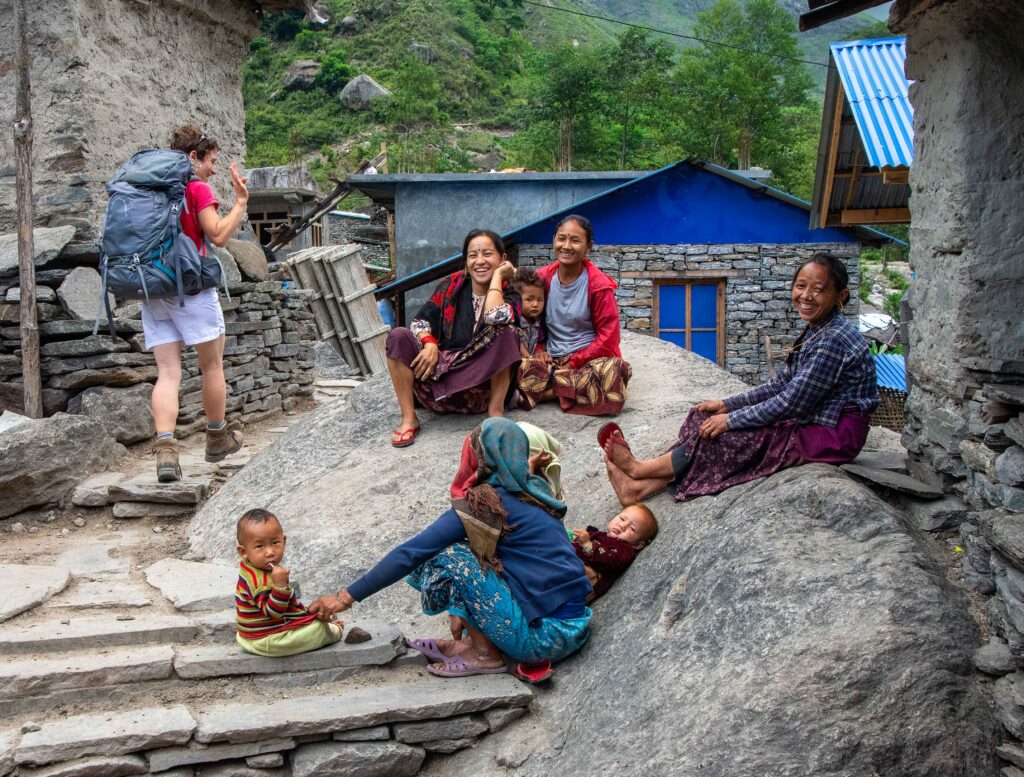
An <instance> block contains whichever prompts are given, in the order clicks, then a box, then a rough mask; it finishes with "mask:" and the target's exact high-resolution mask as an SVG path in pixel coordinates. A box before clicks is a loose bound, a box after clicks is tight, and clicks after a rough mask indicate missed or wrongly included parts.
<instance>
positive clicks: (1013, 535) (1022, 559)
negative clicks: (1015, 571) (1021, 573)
mask: <svg viewBox="0 0 1024 777" xmlns="http://www.w3.org/2000/svg"><path fill="white" fill-rule="evenodd" d="M981 532H982V534H983V535H984V537H985V539H987V540H988V541H989V542H990V543H992V547H994V548H995V549H996V550H998V551H999V552H1000V553H1002V554H1003V555H1004V556H1006V557H1007V558H1008V559H1009V560H1010V561H1012V562H1013V563H1014V564H1015V565H1016V566H1017V567H1019V568H1021V569H1024V515H1019V514H1012V513H1005V512H1003V511H1001V510H990V511H988V512H985V513H983V514H982V519H981Z"/></svg>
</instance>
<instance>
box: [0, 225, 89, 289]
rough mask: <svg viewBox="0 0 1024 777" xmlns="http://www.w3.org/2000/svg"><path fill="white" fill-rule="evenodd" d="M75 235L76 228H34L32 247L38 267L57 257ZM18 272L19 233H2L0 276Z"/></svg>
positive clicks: (0, 237) (44, 265)
mask: <svg viewBox="0 0 1024 777" xmlns="http://www.w3.org/2000/svg"><path fill="white" fill-rule="evenodd" d="M74 236H75V228H74V227H71V226H68V227H39V228H37V229H33V230H32V249H33V254H34V262H35V266H36V267H37V268H40V267H46V266H47V265H48V264H50V263H51V262H52V261H53V260H54V259H56V258H57V257H58V256H59V255H60V252H61V251H62V250H64V246H66V245H67V244H68V243H69V242H71V239H72V238H73V237H74ZM17 273H18V233H17V232H9V233H7V234H5V235H0V277H2V276H4V275H17Z"/></svg>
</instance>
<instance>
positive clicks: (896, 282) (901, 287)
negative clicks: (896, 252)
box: [885, 268, 910, 291]
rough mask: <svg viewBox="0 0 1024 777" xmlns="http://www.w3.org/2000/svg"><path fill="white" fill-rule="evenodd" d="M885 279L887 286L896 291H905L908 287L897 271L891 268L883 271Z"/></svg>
mask: <svg viewBox="0 0 1024 777" xmlns="http://www.w3.org/2000/svg"><path fill="white" fill-rule="evenodd" d="M885 277H886V278H887V279H888V281H889V285H890V286H891V287H892V288H894V289H896V290H897V291H906V289H907V287H908V286H909V285H910V284H909V283H907V279H906V278H904V277H903V276H902V275H901V274H900V273H899V272H898V271H896V270H893V269H891V268H890V269H888V270H886V271H885Z"/></svg>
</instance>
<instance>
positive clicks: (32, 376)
mask: <svg viewBox="0 0 1024 777" xmlns="http://www.w3.org/2000/svg"><path fill="white" fill-rule="evenodd" d="M27 27H28V18H27V12H26V3H25V0H16V4H15V8H14V37H15V41H16V43H15V45H16V46H17V48H18V53H17V61H18V87H17V91H18V94H17V102H16V107H15V113H14V125H13V130H14V169H15V173H14V175H15V199H16V201H17V206H16V207H17V220H18V285H19V286H20V287H21V288H20V289H19V293H20V294H21V307H20V313H21V379H22V381H23V386H24V404H25V415H27V416H28V417H29V418H42V417H43V386H42V378H41V377H40V373H39V321H38V317H37V313H36V266H35V261H34V260H35V246H34V245H33V240H32V217H33V214H32V87H31V79H30V77H29V69H30V68H31V66H32V60H31V58H30V57H29V53H28V32H27Z"/></svg>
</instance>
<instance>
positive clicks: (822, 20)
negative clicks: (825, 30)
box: [800, 0, 887, 32]
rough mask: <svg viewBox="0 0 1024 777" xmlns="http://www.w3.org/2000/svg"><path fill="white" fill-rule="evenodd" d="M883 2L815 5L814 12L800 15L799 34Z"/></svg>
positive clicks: (862, 0) (845, 0)
mask: <svg viewBox="0 0 1024 777" xmlns="http://www.w3.org/2000/svg"><path fill="white" fill-rule="evenodd" d="M885 2H887V0H835V2H833V3H829V4H828V5H823V4H821V3H815V5H816V6H818V7H816V8H815V9H814V10H812V11H808V12H807V13H804V14H800V32H807V31H808V30H814V29H817V28H818V27H821V26H822V25H823V24H828V23H829V22H834V21H836V20H838V19H845V18H846V17H847V16H853V15H854V14H857V13H860V12H861V11H866V10H868V9H869V8H874V7H875V6H876V5H882V4H883V3H885Z"/></svg>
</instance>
